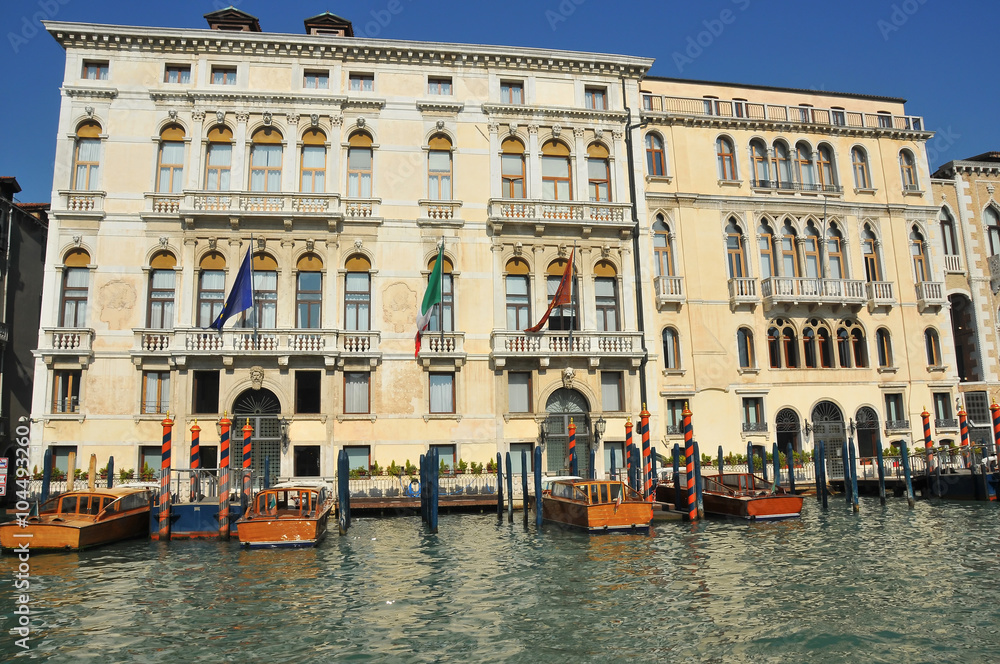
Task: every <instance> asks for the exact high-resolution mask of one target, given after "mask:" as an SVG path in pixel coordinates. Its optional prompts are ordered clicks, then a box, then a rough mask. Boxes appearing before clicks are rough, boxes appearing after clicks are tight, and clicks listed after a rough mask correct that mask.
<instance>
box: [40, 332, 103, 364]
mask: <svg viewBox="0 0 1000 664" xmlns="http://www.w3.org/2000/svg"><path fill="white" fill-rule="evenodd" d="M42 337H43V338H42V345H41V347H40V348H39V349H38V351H37V352H38V353H39V354H40V355H41V356H42V360H43V361H44V362H45V364H47V365H49V366H52V365H53V364H54V363H72V364H73V365H79V366H81V367H83V366H86V365H87V364H89V363H90V360H91V359H92V358H93V357H94V331H93V330H91V329H89V328H78V327H47V328H43V329H42Z"/></svg>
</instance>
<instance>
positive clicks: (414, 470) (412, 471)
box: [405, 459, 417, 477]
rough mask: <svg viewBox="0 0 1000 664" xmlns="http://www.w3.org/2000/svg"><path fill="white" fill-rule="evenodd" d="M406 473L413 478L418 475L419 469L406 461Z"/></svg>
mask: <svg viewBox="0 0 1000 664" xmlns="http://www.w3.org/2000/svg"><path fill="white" fill-rule="evenodd" d="M405 472H406V474H407V475H409V476H410V477H413V476H414V475H416V474H417V467H416V466H414V465H413V464H412V463H410V460H409V459H407V460H406V469H405Z"/></svg>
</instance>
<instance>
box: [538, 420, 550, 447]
mask: <svg viewBox="0 0 1000 664" xmlns="http://www.w3.org/2000/svg"><path fill="white" fill-rule="evenodd" d="M538 433H539V435H540V436H541V442H540V444H539V447H541V448H542V449H543V450H544V449H545V439H546V438H548V437H549V418H548V417H546V418H544V419H543V420H542V421H541V422H539V423H538Z"/></svg>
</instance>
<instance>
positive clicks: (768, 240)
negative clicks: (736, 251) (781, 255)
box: [757, 221, 778, 279]
mask: <svg viewBox="0 0 1000 664" xmlns="http://www.w3.org/2000/svg"><path fill="white" fill-rule="evenodd" d="M757 244H758V246H759V248H760V278H761V279H767V278H768V277H776V276H778V254H777V252H776V251H775V248H774V231H773V230H771V225H770V224H769V223H768V222H766V221H762V222H760V225H759V226H757Z"/></svg>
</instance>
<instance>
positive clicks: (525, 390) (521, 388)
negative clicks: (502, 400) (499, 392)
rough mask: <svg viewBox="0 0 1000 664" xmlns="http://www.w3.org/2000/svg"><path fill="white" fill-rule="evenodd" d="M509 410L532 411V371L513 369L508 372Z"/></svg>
mask: <svg viewBox="0 0 1000 664" xmlns="http://www.w3.org/2000/svg"><path fill="white" fill-rule="evenodd" d="M507 410H509V411H510V412H511V413H530V412H532V409H531V372H529V371H511V372H509V373H508V374H507Z"/></svg>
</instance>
